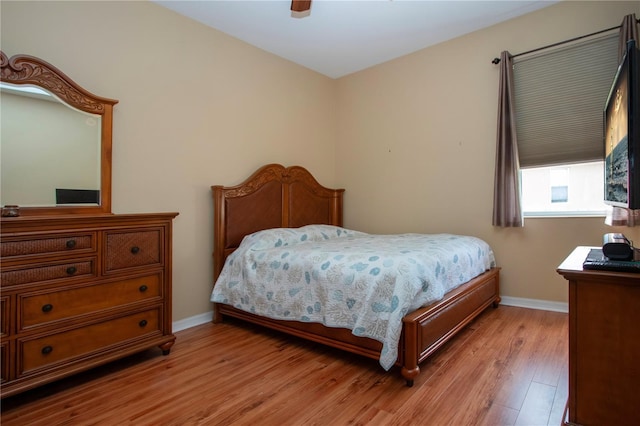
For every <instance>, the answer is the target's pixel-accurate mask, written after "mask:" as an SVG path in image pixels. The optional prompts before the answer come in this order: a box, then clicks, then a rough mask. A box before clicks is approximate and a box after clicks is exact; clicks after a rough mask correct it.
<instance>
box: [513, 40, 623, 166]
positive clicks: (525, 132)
mask: <svg viewBox="0 0 640 426" xmlns="http://www.w3.org/2000/svg"><path fill="white" fill-rule="evenodd" d="M513 67H514V90H515V109H516V131H517V138H518V153H519V156H520V167H522V168H525V167H541V166H549V165H553V164H570V163H580V162H587V161H594V160H602V159H603V158H604V147H603V142H602V138H603V131H602V125H603V124H602V123H603V110H604V104H605V102H606V100H607V96H608V94H609V89H610V86H611V84H612V82H613V77H614V75H615V73H616V70H617V68H618V34H617V33H614V34H610V35H606V36H601V37H598V38H595V39H591V40H588V41H581V42H579V43H576V44H572V45H569V46H563V47H562V48H560V49H555V50H553V51H550V52H544V53H538V54H536V55H535V56H529V57H523V58H516V60H514V65H513Z"/></svg>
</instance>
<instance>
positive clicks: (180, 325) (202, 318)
mask: <svg viewBox="0 0 640 426" xmlns="http://www.w3.org/2000/svg"><path fill="white" fill-rule="evenodd" d="M212 319H213V311H209V312H205V313H204V314H199V315H195V316H192V317H189V318H185V319H182V320H179V321H174V322H173V324H172V327H173V332H174V333H175V332H176V331H181V330H185V329H187V328H191V327H195V326H196V325H200V324H205V323H207V322H211V320H212Z"/></svg>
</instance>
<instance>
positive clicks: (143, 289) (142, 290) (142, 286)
mask: <svg viewBox="0 0 640 426" xmlns="http://www.w3.org/2000/svg"><path fill="white" fill-rule="evenodd" d="M148 289H149V287H147V286H146V285H144V284H142V285H141V286H140V288H138V290H140V293H144V292H145V291H147V290H148Z"/></svg>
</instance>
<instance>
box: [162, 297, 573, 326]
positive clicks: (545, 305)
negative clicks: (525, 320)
mask: <svg viewBox="0 0 640 426" xmlns="http://www.w3.org/2000/svg"><path fill="white" fill-rule="evenodd" d="M500 303H501V304H502V305H507V306H517V307H519V308H530V309H540V310H543V311H553V312H564V313H567V312H569V304H568V303H565V302H552V301H549V300H539V299H525V298H523V297H509V296H502V301H501V302H500ZM212 319H213V311H209V312H205V313H204V314H199V315H195V316H192V317H189V318H185V319H182V320H179V321H175V322H174V323H173V331H174V332H176V331H181V330H185V329H187V328H191V327H195V326H197V325H200V324H204V323H207V322H211V320H212Z"/></svg>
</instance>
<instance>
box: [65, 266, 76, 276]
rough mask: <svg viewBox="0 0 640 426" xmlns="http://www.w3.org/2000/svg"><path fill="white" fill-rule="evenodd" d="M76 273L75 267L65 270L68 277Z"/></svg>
mask: <svg viewBox="0 0 640 426" xmlns="http://www.w3.org/2000/svg"><path fill="white" fill-rule="evenodd" d="M76 271H77V269H76V267H75V266H69V267H68V268H67V274H68V275H73V274H75V273H76Z"/></svg>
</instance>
